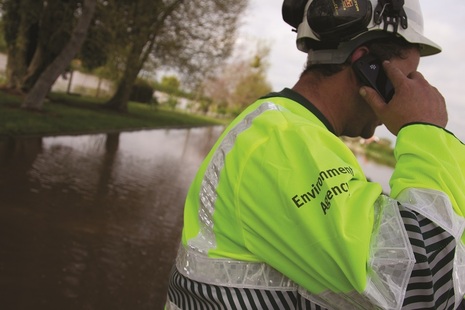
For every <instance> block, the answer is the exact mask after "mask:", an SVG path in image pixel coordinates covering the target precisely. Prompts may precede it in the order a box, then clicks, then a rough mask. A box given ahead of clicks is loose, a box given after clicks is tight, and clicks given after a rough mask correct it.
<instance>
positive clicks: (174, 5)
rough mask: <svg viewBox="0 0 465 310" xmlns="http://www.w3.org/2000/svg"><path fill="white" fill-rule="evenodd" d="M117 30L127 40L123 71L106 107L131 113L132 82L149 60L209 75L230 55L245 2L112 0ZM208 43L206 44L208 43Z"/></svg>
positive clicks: (153, 63) (184, 71) (186, 71)
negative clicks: (213, 66)
mask: <svg viewBox="0 0 465 310" xmlns="http://www.w3.org/2000/svg"><path fill="white" fill-rule="evenodd" d="M114 1H115V2H114V3H115V4H118V7H117V8H116V9H115V12H116V15H118V16H121V17H120V18H117V20H118V22H120V23H121V22H122V24H124V25H120V26H119V27H121V26H124V29H122V30H123V31H119V33H120V34H123V35H124V36H125V37H124V38H122V41H123V42H125V46H124V49H119V50H120V51H122V52H124V61H123V63H124V70H123V74H122V77H121V79H120V81H119V83H118V86H117V90H116V92H115V94H114V96H113V97H112V98H111V99H110V100H109V101H108V102H107V103H106V107H108V108H111V109H115V110H118V111H123V112H124V111H126V110H127V102H128V98H129V94H130V91H131V88H132V85H133V83H134V81H135V80H136V78H137V75H138V74H139V72H140V71H141V70H142V69H143V67H144V65H146V62H147V61H148V60H149V62H150V63H151V64H152V66H153V67H155V68H159V67H161V66H162V64H164V65H165V66H169V67H170V68H173V67H174V68H178V69H180V71H181V72H182V73H184V76H187V75H188V72H190V73H192V72H195V71H196V69H197V70H198V71H199V72H200V71H201V70H203V71H205V70H206V69H203V68H208V67H209V66H210V65H211V63H212V62H215V61H216V60H215V59H219V58H221V59H224V58H226V56H227V55H228V53H229V52H230V50H228V47H229V46H230V41H231V40H232V39H231V38H233V34H234V32H235V31H234V29H235V27H236V22H237V19H238V16H239V13H240V12H241V11H242V10H243V9H244V8H245V2H246V0H228V1H225V0H223V1H221V0H191V1H183V0H171V1H167V0H156V1H154V0H134V1H128V0H119V1H116V0H114ZM206 42H208V44H206Z"/></svg>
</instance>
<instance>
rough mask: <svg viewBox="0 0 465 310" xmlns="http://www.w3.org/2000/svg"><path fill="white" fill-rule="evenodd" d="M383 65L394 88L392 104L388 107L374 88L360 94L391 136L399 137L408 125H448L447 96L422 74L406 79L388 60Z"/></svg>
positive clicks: (411, 75) (413, 74) (363, 88)
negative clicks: (400, 132)
mask: <svg viewBox="0 0 465 310" xmlns="http://www.w3.org/2000/svg"><path fill="white" fill-rule="evenodd" d="M383 66H384V70H385V71H386V74H387V76H388V77H389V79H390V80H391V82H392V84H393V86H394V89H395V94H394V97H392V99H391V101H389V103H388V104H386V102H384V100H383V98H382V97H381V96H380V95H379V94H378V93H377V92H376V91H375V90H374V89H373V88H370V87H367V86H363V87H362V88H360V95H361V96H362V97H363V98H364V99H365V101H366V102H367V103H368V104H369V105H370V106H371V108H372V109H373V111H374V112H375V113H376V115H377V116H378V118H379V119H380V120H381V121H382V122H383V123H384V125H386V127H387V128H388V129H389V131H390V132H391V133H392V134H394V135H396V136H397V134H398V132H399V130H400V129H401V128H402V127H403V126H405V125H407V124H409V123H429V124H432V125H436V126H439V127H442V128H444V127H445V126H446V124H447V110H446V104H445V100H444V97H443V96H442V95H441V93H439V91H438V90H437V89H436V88H435V87H433V86H431V85H430V84H429V83H428V81H426V80H425V78H424V77H423V75H422V74H421V73H420V72H417V71H415V72H412V73H410V74H409V75H408V76H406V75H405V74H404V73H402V71H401V70H400V69H399V68H397V67H396V66H394V65H393V64H392V63H391V62H389V61H385V62H384V63H383Z"/></svg>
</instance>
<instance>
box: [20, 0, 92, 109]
mask: <svg viewBox="0 0 465 310" xmlns="http://www.w3.org/2000/svg"><path fill="white" fill-rule="evenodd" d="M96 5H97V0H84V3H83V9H82V15H81V17H80V18H79V21H78V23H77V24H76V27H75V28H74V29H73V33H72V34H71V38H70V40H69V42H68V43H67V44H66V45H65V47H64V49H63V50H62V51H61V52H60V54H59V55H58V56H57V57H56V58H55V60H54V61H53V62H52V63H51V64H50V65H49V66H48V67H47V69H45V71H44V72H43V73H42V74H41V75H40V77H39V79H38V80H37V82H36V83H35V84H34V86H33V87H32V89H31V91H30V92H29V93H28V94H27V96H26V98H25V99H24V102H23V105H22V107H23V108H27V109H35V110H41V109H42V107H43V102H44V100H45V97H46V96H47V94H48V92H49V91H50V89H51V87H52V85H53V83H54V82H55V81H56V79H57V78H58V77H59V76H60V74H62V73H63V72H64V70H65V69H66V67H67V66H68V65H69V63H70V62H71V60H72V59H73V58H74V56H75V55H76V53H77V52H78V51H79V49H80V48H81V46H82V43H83V42H84V40H85V38H86V34H87V30H88V29H89V26H90V23H91V21H92V18H93V16H94V12H95V9H96Z"/></svg>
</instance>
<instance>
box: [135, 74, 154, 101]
mask: <svg viewBox="0 0 465 310" xmlns="http://www.w3.org/2000/svg"><path fill="white" fill-rule="evenodd" d="M153 91H154V89H153V87H152V86H151V85H150V84H149V83H148V82H147V81H145V80H142V79H138V80H137V81H136V82H135V83H134V85H133V86H132V91H131V95H130V97H129V100H131V101H136V102H141V103H148V104H152V103H154V100H155V98H154V97H153Z"/></svg>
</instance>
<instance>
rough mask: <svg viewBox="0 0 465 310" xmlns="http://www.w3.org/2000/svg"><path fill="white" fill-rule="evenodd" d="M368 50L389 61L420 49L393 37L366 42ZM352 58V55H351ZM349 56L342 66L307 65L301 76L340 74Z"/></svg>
mask: <svg viewBox="0 0 465 310" xmlns="http://www.w3.org/2000/svg"><path fill="white" fill-rule="evenodd" d="M363 45H364V46H366V47H367V48H368V50H369V51H370V53H372V54H373V55H375V56H376V57H378V58H379V59H381V60H382V61H384V60H389V59H391V58H394V57H399V58H405V57H406V56H405V53H406V52H407V51H408V50H410V49H412V48H418V49H419V48H420V47H419V45H418V44H413V43H410V42H407V41H406V40H405V39H403V38H402V37H397V36H393V37H390V38H382V39H375V40H371V41H368V42H366V43H364V44H363ZM351 56H352V54H351ZM350 64H351V63H350V56H349V57H348V58H347V59H346V61H345V62H344V63H342V64H311V63H307V65H306V67H305V69H304V71H303V72H302V74H301V76H303V75H305V74H307V73H309V72H316V73H318V74H320V75H321V76H323V77H329V76H331V75H334V74H336V73H338V72H340V71H341V70H342V69H344V67H346V66H349V65H350Z"/></svg>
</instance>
